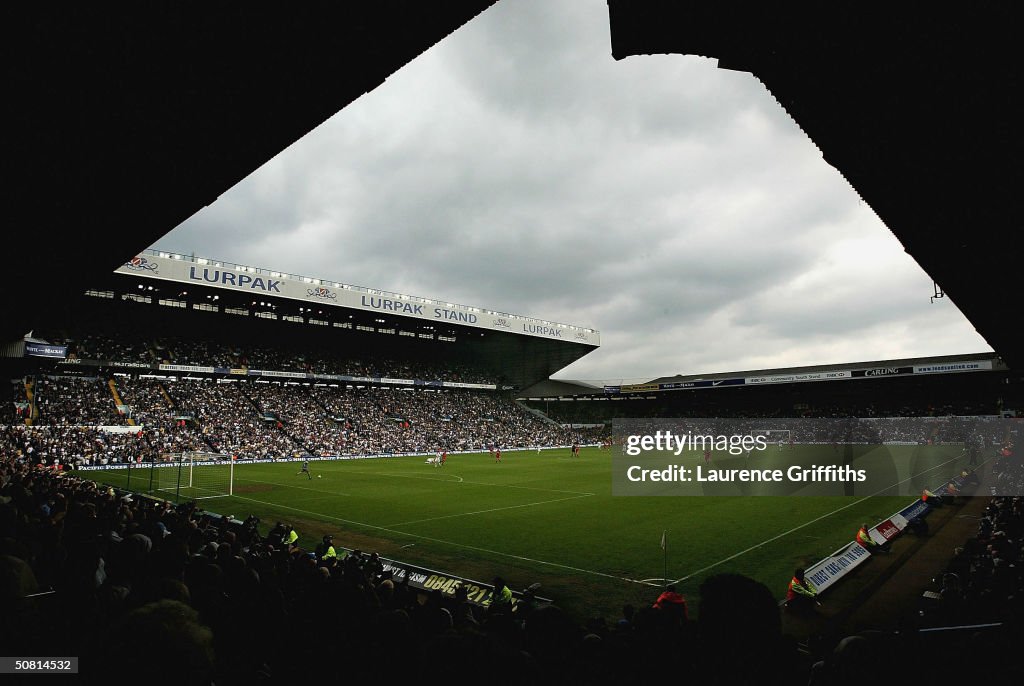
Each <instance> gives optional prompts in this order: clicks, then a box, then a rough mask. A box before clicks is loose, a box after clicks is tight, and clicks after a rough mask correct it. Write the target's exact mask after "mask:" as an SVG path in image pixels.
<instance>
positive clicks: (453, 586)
mask: <svg viewBox="0 0 1024 686" xmlns="http://www.w3.org/2000/svg"><path fill="white" fill-rule="evenodd" d="M117 493H118V495H119V496H122V497H123V496H125V495H128V494H130V497H132V498H141V499H145V500H149V501H152V502H170V501H167V500H164V499H162V498H156V497H154V496H152V495H147V494H143V493H137V492H135V491H125V490H123V489H117ZM197 512H198V513H200V514H203V515H207V516H210V517H213V518H217V519H221V520H226V521H227V522H228V524H230V525H233V526H242V525H243V524H244V522H242V521H241V520H239V519H236V518H234V517H232V516H230V515H222V514H219V513H216V512H212V511H210V510H205V509H199V510H197ZM335 550H336V551H344V553H345V554H344V555H341V557H346V556H348V555H351V554H353V553H354V552H355V549H354V548H346V547H344V546H335ZM307 554H308V555H313V553H311V552H310V553H307ZM380 561H381V564H382V565H383V567H384V572H385V573H387V572H390V573H391V579H392V580H393V581H394V583H395V584H401V583H406V582H407V583H408V585H409V588H413V589H416V590H417V591H420V592H422V593H425V594H426V593H433V592H435V591H440V592H441V594H442V595H443V596H444V597H445V598H452V599H454V598H455V593H456V590H457V589H459V588H465V589H466V600H467V602H469V603H471V604H473V605H476V606H477V607H482V608H488V607H490V605H491V603H492V602H493V600H494V587H493V586H491V585H489V584H485V583H483V582H481V581H475V580H473V579H468V578H466V577H462V576H458V575H456V574H450V573H448V572H441V571H437V570H435V569H428V568H426V567H420V566H418V565H413V564H409V563H407V562H400V561H398V560H392V559H388V558H384V557H382V558H380ZM537 587H538V586H537V585H536V584H535V585H533V586H531V587H529V588H528V589H526V590H523V591H512V608H513V610H515V608H516V606H517V605H519V603H521V602H524V600H526V599H527V598H528V597H531V596H532V601H533V602H534V603H536V604H538V605H550V604H551V603H553V602H554V601H553V600H552V599H550V598H544V597H541V596H538V595H535V594H534V592H533V589H534V588H537Z"/></svg>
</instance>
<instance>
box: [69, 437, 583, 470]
mask: <svg viewBox="0 0 1024 686" xmlns="http://www.w3.org/2000/svg"><path fill="white" fill-rule="evenodd" d="M599 446H600V443H581V444H580V447H583V448H596V447H599ZM570 448H572V446H571V445H554V446H551V445H549V446H541V450H542V451H546V450H548V451H549V450H569V449H570ZM534 450H536V448H509V449H508V451H507V452H524V451H526V452H529V451H534ZM490 452H491V451H489V450H486V449H479V450H455V451H449V452H448V454H449V455H479V454H481V453H490ZM436 454H437V451H436V450H435V451H432V452H414V453H382V454H374V455H326V456H324V455H320V456H318V455H300V456H298V457H279V458H265V457H261V458H257V459H241V460H232V459H230V458H228V457H225V459H223V460H204V461H202V462H196V463H194V465H193V466H195V467H197V468H198V467H213V466H216V465H225V464H229V463H231V462H234V463H235V464H236V465H237V464H275V463H280V462H307V461H308V462H344V461H347V460H377V459H387V458H391V457H433V456H434V455H436ZM127 467H128V463H127V462H115V463H112V464H101V465H82V466H80V467H71V469H74V470H76V471H83V472H98V471H104V470H111V469H126V468H127ZM165 467H175V468H177V467H178V461H177V460H172V461H170V462H135V463H132V468H133V469H142V468H145V469H150V468H156V469H163V468H165Z"/></svg>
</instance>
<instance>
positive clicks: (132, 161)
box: [0, 0, 1024, 369]
mask: <svg viewBox="0 0 1024 686" xmlns="http://www.w3.org/2000/svg"><path fill="white" fill-rule="evenodd" d="M493 2H494V0H460V1H453V2H444V3H409V2H405V1H402V0H375V1H374V2H346V3H322V4H321V3H315V4H312V3H301V4H288V5H280V4H278V5H259V4H256V5H252V4H246V5H238V4H216V3H215V4H205V5H202V6H201V9H196V6H195V5H181V4H173V3H171V4H167V3H162V4H161V3H157V4H153V3H134V4H131V5H125V6H119V7H118V8H117V10H116V11H110V10H108V9H107V8H106V7H105V6H102V5H90V4H81V3H79V4H74V5H64V4H61V5H47V4H40V3H8V4H7V5H5V6H4V8H3V10H2V15H0V16H2V17H3V20H4V24H5V26H6V27H7V28H8V31H7V33H6V36H5V41H4V46H3V50H4V57H5V59H4V64H5V67H4V69H5V72H4V73H5V85H6V86H7V102H8V103H9V105H8V108H7V109H6V112H7V117H6V118H5V124H6V127H5V128H6V130H5V132H4V134H5V135H4V153H5V154H4V159H5V163H6V168H7V169H8V173H7V174H5V177H6V179H7V184H8V185H7V188H6V198H7V201H8V212H7V225H8V227H9V228H8V232H9V233H8V241H9V244H16V245H17V246H18V252H17V253H16V254H11V255H10V256H9V259H8V265H7V268H8V281H7V287H6V288H4V289H3V296H2V297H3V300H2V302H0V305H2V308H3V312H4V317H3V318H2V319H0V338H2V339H5V340H13V339H15V338H18V337H20V336H22V335H23V334H24V333H26V332H27V331H28V330H29V329H32V328H34V327H36V326H37V325H38V324H40V323H41V322H44V321H45V320H46V318H47V317H48V316H51V309H52V306H53V305H54V303H56V302H57V300H58V299H59V298H60V297H61V296H62V295H63V294H65V293H66V292H67V291H68V290H69V289H70V290H78V291H79V292H81V291H82V290H84V289H85V288H87V287H88V286H89V282H90V281H92V280H93V279H95V278H98V277H99V276H101V275H106V274H109V273H110V272H111V271H112V270H114V269H115V268H117V267H118V266H119V265H121V264H123V263H124V262H126V261H128V260H130V259H132V258H133V257H134V256H135V255H136V254H137V253H138V252H139V251H140V250H142V249H144V248H145V247H146V246H149V245H152V244H153V243H154V242H155V241H156V240H157V239H159V238H160V237H161V236H163V235H164V234H166V233H167V232H169V231H170V230H171V229H173V228H174V227H175V226H177V225H178V224H180V223H181V222H182V221H183V220H184V219H186V218H187V217H189V216H191V215H193V214H194V213H195V212H197V211H198V210H200V209H202V208H203V207H204V206H206V205H209V204H210V203H212V202H214V201H215V200H216V199H217V198H218V196H219V195H220V194H222V193H224V192H225V191H226V190H228V189H229V188H231V187H232V186H233V185H234V184H236V183H237V182H238V181H240V180H241V179H242V178H244V177H245V176H247V175H248V174H249V173H251V172H252V171H253V170H255V169H256V168H257V167H259V166H260V165H262V164H263V163H265V162H266V161H267V160H269V159H271V158H272V157H274V156H275V155H276V154H277V153H279V152H280V151H281V150H283V149H284V148H286V147H287V146H288V145H290V144H291V143H293V142H294V141H296V140H297V139H299V138H300V137H302V136H303V135H305V134H306V133H308V132H309V131H310V130H312V129H313V128H314V127H316V126H317V125H319V124H320V123H322V122H323V121H325V120H326V119H327V118H329V117H330V116H332V115H333V114H335V113H336V112H338V111H339V110H340V109H342V108H343V107H345V106H346V105H347V104H348V103H350V102H352V101H353V100H355V99H356V98H358V97H359V96H360V95H361V94H362V93H365V92H367V91H369V90H372V89H373V88H375V87H377V86H378V85H380V84H381V83H383V81H384V80H385V79H386V78H387V77H388V76H389V75H390V74H392V73H393V72H394V71H396V70H397V69H398V68H400V67H401V66H403V65H404V64H406V63H407V62H409V61H410V60H411V59H413V58H414V57H415V56H417V55H418V54H420V53H421V52H423V51H425V50H426V49H428V48H429V47H431V46H432V45H434V44H435V43H437V42H438V41H439V40H441V39H442V38H444V37H445V36H446V35H448V34H449V33H451V32H452V31H454V30H456V29H457V28H458V27H459V26H461V25H462V24H464V23H465V22H467V21H469V20H470V19H471V18H473V17H474V16H476V15H477V14H478V13H480V12H481V11H483V10H484V9H486V8H487V7H489V6H490V5H491V4H493ZM608 4H609V17H610V27H611V46H612V54H613V56H614V57H615V58H617V59H622V58H625V57H628V56H630V55H641V54H649V53H680V54H695V55H703V56H707V57H716V58H718V59H719V64H720V66H722V67H723V68H729V69H736V70H742V71H749V72H751V73H753V74H754V75H755V76H756V77H757V78H759V79H760V80H761V81H762V82H763V83H764V84H765V85H766V86H767V87H768V89H769V90H770V91H771V92H772V93H773V94H774V95H775V97H776V98H777V99H778V101H779V102H780V103H781V104H782V105H783V107H785V108H786V110H787V111H788V112H789V113H790V114H791V116H793V118H794V120H795V121H796V122H797V123H798V124H799V125H800V126H801V127H802V128H803V129H804V130H805V131H806V132H807V133H808V135H809V136H810V138H811V139H812V140H813V141H814V142H815V144H816V145H817V146H818V147H819V148H820V149H821V150H822V153H823V155H824V157H825V159H826V160H827V161H828V162H829V163H830V164H832V165H833V166H835V167H836V168H837V169H838V170H839V171H840V172H841V173H842V174H843V175H844V176H845V177H846V178H847V179H848V180H849V181H850V183H851V184H852V185H853V187H854V188H855V189H856V190H857V191H858V192H859V193H860V195H861V196H862V197H863V198H864V200H865V201H866V202H868V203H869V204H870V205H871V207H873V208H874V210H875V211H876V212H877V214H878V215H879V216H880V218H881V219H882V220H883V221H884V222H885V223H886V225H887V226H888V227H889V228H890V229H891V230H892V231H893V232H894V234H895V235H896V236H897V238H898V239H899V240H900V241H901V242H902V243H903V245H904V246H905V248H906V249H907V251H908V252H909V253H910V254H911V255H912V256H913V257H914V258H915V259H916V260H917V261H918V262H919V263H920V264H921V266H922V267H923V268H924V270H925V271H926V272H927V273H928V274H929V275H931V276H932V277H933V278H934V279H935V280H936V281H937V283H938V284H939V285H940V286H941V288H942V289H944V292H945V293H946V294H948V295H949V296H950V297H951V298H952V299H953V300H954V301H955V302H956V304H957V306H958V307H959V308H960V309H961V311H963V312H964V314H965V315H966V316H967V318H968V319H969V320H970V321H971V322H972V324H973V325H974V326H975V328H976V329H977V330H978V331H979V333H980V334H981V335H982V336H983V337H984V338H985V339H986V340H987V341H988V342H989V344H990V345H992V347H993V348H994V349H995V350H996V351H997V352H998V353H999V354H1000V355H1001V356H1002V357H1003V358H1004V359H1005V360H1006V361H1007V362H1008V363H1009V364H1010V365H1015V366H1018V367H1020V366H1024V343H1022V342H1021V339H1020V337H1019V336H1017V335H1016V333H1015V328H1016V327H1015V326H1013V325H1011V324H1009V323H1008V322H1009V321H1011V320H1012V319H1013V317H1014V311H1013V310H1011V309H1010V305H1011V303H1012V302H1014V294H1015V293H1016V291H1017V283H1016V270H1017V266H1018V258H1019V255H1020V250H1019V246H1020V238H1019V237H1018V235H1019V231H1018V230H1017V224H1018V223H1019V220H1018V219H1017V204H1016V195H1017V192H1018V189H1019V188H1020V187H1021V186H1022V184H1021V173H1022V172H1021V169H1020V166H1019V159H1020V157H1021V155H1020V153H1021V136H1020V133H1019V122H1020V121H1021V120H1022V117H1021V115H1022V111H1021V110H1022V103H1021V100H1020V98H1019V97H1018V92H1019V90H1020V85H1021V83H1020V81H1021V78H1020V59H1019V57H1018V55H1017V54H1016V45H1017V43H1018V39H1017V35H1016V34H1017V27H1018V26H1019V24H1020V22H1019V21H1018V20H1017V13H1018V12H1019V11H1020V10H1018V9H1017V6H1016V5H1014V4H998V5H987V6H985V7H981V8H972V11H971V12H963V11H962V10H960V9H958V8H956V7H951V8H949V9H948V10H940V9H938V8H937V7H934V6H929V7H928V8H926V9H921V8H920V7H918V6H911V5H907V6H902V5H898V6H891V5H885V6H878V7H872V6H865V5H856V6H852V5H851V6H846V5H822V6H815V7H814V8H813V10H811V9H807V8H804V7H802V6H776V5H764V6H761V5H757V6H748V5H742V6H740V5H734V4H725V5H723V4H721V3H710V2H704V3H693V2H689V3H688V2H675V1H674V0H673V1H669V0H644V1H643V2H630V1H629V0H609V3H608ZM684 86H685V84H680V87H684ZM15 242H16V243H15ZM57 246H60V247H62V248H69V249H67V250H63V251H61V252H60V253H58V252H56V251H55V250H54V248H55V247H57ZM556 369H557V368H556Z"/></svg>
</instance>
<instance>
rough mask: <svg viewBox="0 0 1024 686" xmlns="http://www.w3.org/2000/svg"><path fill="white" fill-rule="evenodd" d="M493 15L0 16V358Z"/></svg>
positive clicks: (325, 7) (448, 11)
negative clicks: (1, 271) (2, 101)
mask: <svg viewBox="0 0 1024 686" xmlns="http://www.w3.org/2000/svg"><path fill="white" fill-rule="evenodd" d="M494 1H495V0H452V1H451V2H443V3H421V2H406V1H404V0H373V1H372V2H366V1H362V2H360V1H358V0H355V1H353V2H335V3H325V2H316V3H283V4H282V3H266V4H262V3H202V4H194V3H148V2H141V3H128V4H119V5H117V6H116V7H110V6H107V5H103V4H91V3H72V4H68V3H58V4H46V3H7V4H5V5H4V7H3V9H2V10H0V17H2V21H3V25H4V27H5V29H6V30H5V32H4V43H3V48H2V50H3V57H4V59H3V62H4V86H5V88H6V91H5V95H6V102H7V106H6V107H5V115H6V116H5V119H4V129H5V130H4V136H3V138H4V144H3V151H4V163H5V168H6V169H7V173H6V174H4V177H5V182H6V184H7V185H6V188H5V189H4V190H5V198H6V200H7V203H8V210H7V212H6V213H5V214H6V217H5V219H6V221H5V224H6V225H7V227H8V238H7V240H8V241H9V243H8V244H9V245H10V244H11V242H13V241H17V245H18V248H19V250H18V253H17V255H14V254H10V253H9V254H8V260H7V270H8V272H7V275H8V279H7V284H6V287H5V288H4V289H3V296H2V297H3V300H2V301H0V306H2V311H3V313H4V316H3V318H2V319H0V340H6V341H11V340H14V339H17V338H20V337H21V336H23V335H24V334H25V333H26V332H28V331H29V330H30V329H33V328H37V327H38V326H40V325H41V324H42V323H45V322H46V321H47V318H48V317H49V316H50V313H51V310H52V306H53V305H54V304H55V303H56V302H57V300H58V299H59V298H60V297H62V296H64V295H66V294H67V293H68V291H69V290H71V291H74V290H77V291H78V292H82V291H84V290H85V289H86V288H88V287H90V286H91V283H90V282H93V281H95V279H96V278H99V277H102V276H103V275H105V274H107V273H109V272H111V271H113V270H114V269H116V268H117V267H118V266H120V265H121V264H123V263H125V262H126V261H128V260H130V259H132V258H133V257H134V256H135V255H136V254H137V253H138V252H139V251H140V250H143V249H144V248H146V247H147V246H149V245H152V244H153V243H154V242H156V241H157V240H158V239H159V238H160V237H162V236H163V235H165V234H166V233H167V232H169V231H170V230H171V229H173V228H174V227H176V226H177V225H178V224H180V223H181V222H182V221H184V220H185V219H187V218H188V217H190V216H192V215H193V214H195V213H196V212H197V211H199V210H200V209H202V208H203V207H205V206H206V205H209V204H211V203H213V202H214V201H215V200H216V199H217V198H218V197H219V196H220V195H221V194H222V193H224V192H225V191H227V190H228V189H229V188H231V187H232V186H234V185H235V184H236V183H238V182H239V181H241V180H242V179H243V178H245V177H246V176H247V175H249V174H250V173H251V172H252V171H253V170H255V169H256V168H258V167H259V166H261V165H262V164H264V163H265V162H267V161H268V160H270V159H271V158H272V157H274V156H275V155H277V154H278V153H279V152H281V151H282V150H284V149H285V148H286V147H288V146H289V145H291V144H292V143H294V142H295V141H296V140H298V139H299V138H301V137H302V136H304V135H305V134H306V133H308V132H309V131H311V130H312V129H313V128H315V127H316V126H318V125H320V124H321V123H323V122H324V121H326V120H327V119H328V118H329V117H331V116H332V115H334V114H335V113H337V112H338V111H339V110H340V109H342V108H344V107H345V106H346V105H348V104H349V103H351V102H352V101H354V100H355V99H356V98H358V97H359V96H361V95H362V94H363V93H366V92H368V91H370V90H373V89H374V88H376V87H377V86H379V85H380V84H382V83H383V82H384V80H385V79H386V78H388V76H390V75H391V74H392V73H394V72H395V71H397V70H398V69H399V68H401V67H402V66H403V65H405V64H406V63H408V62H409V61H411V60H412V59H413V58H415V57H416V56H417V55H419V54H420V53H422V52H424V51H425V50H427V49H428V48H430V47H431V46H433V45H434V44H435V43H437V42H438V41H440V40H441V39H443V38H444V37H445V36H447V35H448V34H450V33H451V32H452V31H454V30H456V29H457V28H458V27H460V26H461V25H463V24H464V23H466V22H467V21H469V20H470V19H472V18H473V17H474V16H476V15H477V14H479V13H480V12H482V11H483V10H485V9H486V8H487V7H489V6H490V5H492V4H493V3H494ZM58 247H59V248H62V251H60V252H58V251H57V250H55V248H58Z"/></svg>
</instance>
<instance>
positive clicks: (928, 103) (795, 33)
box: [608, 0, 1024, 368]
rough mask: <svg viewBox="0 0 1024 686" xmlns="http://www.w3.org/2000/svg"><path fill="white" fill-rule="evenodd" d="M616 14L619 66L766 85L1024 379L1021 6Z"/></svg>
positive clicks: (700, 7) (682, 7) (657, 6)
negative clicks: (722, 72)
mask: <svg viewBox="0 0 1024 686" xmlns="http://www.w3.org/2000/svg"><path fill="white" fill-rule="evenodd" d="M608 6H609V18H610V23H611V42H612V54H613V56H614V57H615V58H616V59H623V58H627V57H630V56H633V55H647V54H665V53H677V54H685V55H700V56H704V57H711V58H717V59H718V61H719V62H718V64H719V67H721V68H723V69H732V70H736V71H745V72H750V73H752V74H753V75H754V76H755V77H757V78H758V79H759V80H760V81H761V82H762V83H764V85H765V86H766V87H767V88H768V90H769V91H770V92H771V93H772V95H774V96H775V98H776V99H777V100H778V101H779V103H780V104H781V105H782V106H783V107H784V108H785V109H786V111H787V112H788V113H789V114H790V115H791V116H792V117H793V119H794V120H795V122H796V123H797V124H798V125H799V126H800V127H801V128H802V129H803V130H804V131H805V132H806V133H807V135H808V136H809V137H810V138H811V140H812V141H813V142H814V143H815V144H816V145H817V146H818V148H819V149H820V150H821V152H822V155H823V156H824V158H825V160H826V161H828V163H829V164H831V165H832V166H834V167H835V168H836V169H837V170H839V172H840V173H842V174H843V176H844V177H845V178H846V179H847V180H848V181H849V182H850V184H851V185H852V186H853V187H854V188H855V189H856V190H857V192H858V193H859V194H860V196H861V197H862V198H863V199H864V201H865V202H867V203H868V204H869V205H870V206H871V207H872V208H873V209H874V211H875V212H876V214H877V215H878V216H879V217H880V218H881V219H882V221H883V222H885V224H886V226H888V227H889V229H890V230H891V231H892V232H893V233H894V234H895V236H896V237H897V238H898V239H899V240H900V242H901V243H902V244H903V246H904V248H905V249H906V251H907V252H908V253H909V254H910V255H911V256H912V257H913V258H914V259H915V260H917V262H918V263H919V264H920V265H921V267H922V268H923V269H924V271H925V272H926V273H927V274H928V275H929V276H931V277H932V278H933V279H934V280H935V282H936V283H937V286H938V288H939V289H940V290H939V292H940V293H942V294H944V295H947V296H949V297H950V298H951V299H952V300H953V301H954V302H955V303H956V305H957V307H959V309H960V310H961V311H962V312H963V313H964V315H965V316H966V317H967V319H968V320H969V321H970V322H971V323H972V324H973V325H974V327H975V328H976V329H977V331H978V332H979V333H980V334H981V335H982V336H983V337H984V338H985V340H986V341H987V342H988V343H989V345H991V346H992V348H993V349H994V350H995V351H997V352H998V353H999V354H1000V355H1001V356H1002V357H1003V358H1004V359H1005V360H1006V361H1007V363H1009V364H1010V365H1011V366H1014V367H1017V368H1020V367H1022V366H1024V342H1022V339H1021V337H1020V336H1019V335H1018V334H1017V333H1016V328H1015V327H1014V326H1010V325H1008V321H1009V320H1010V319H1012V318H1013V314H1012V313H1013V311H1014V310H1013V309H1012V307H1013V303H1014V302H1015V300H1016V293H1017V291H1018V290H1019V286H1018V283H1017V282H1018V279H1017V270H1018V268H1019V264H1020V257H1021V240H1022V239H1021V231H1020V213H1019V207H1018V205H1019V203H1018V199H1017V198H1018V195H1019V193H1020V188H1021V187H1022V186H1024V184H1022V183H1021V182H1022V173H1024V172H1022V167H1021V164H1020V159H1021V157H1022V155H1021V153H1022V152H1024V151H1022V137H1021V127H1020V122H1021V121H1024V101H1022V99H1021V98H1020V91H1021V88H1022V85H1024V84H1022V68H1021V67H1022V64H1024V61H1022V60H1021V59H1020V54H1019V43H1020V38H1019V33H1020V26H1021V21H1020V19H1021V12H1022V9H1021V6H1020V5H1019V4H1018V3H995V4H987V5H983V6H977V7H974V6H972V7H971V8H970V11H964V9H963V8H962V7H958V6H955V5H948V6H939V5H928V6H922V5H918V4H900V3H896V4H893V3H886V4H878V5H871V4H863V3H858V4H848V3H826V4H818V5H815V6H814V7H813V8H811V7H808V6H805V5H800V4H793V5H788V4H778V3H766V4H736V3H716V2H679V1H677V0H641V1H635V0H608ZM678 87H679V88H685V87H686V84H684V83H680V84H678ZM680 114H682V113H680Z"/></svg>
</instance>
